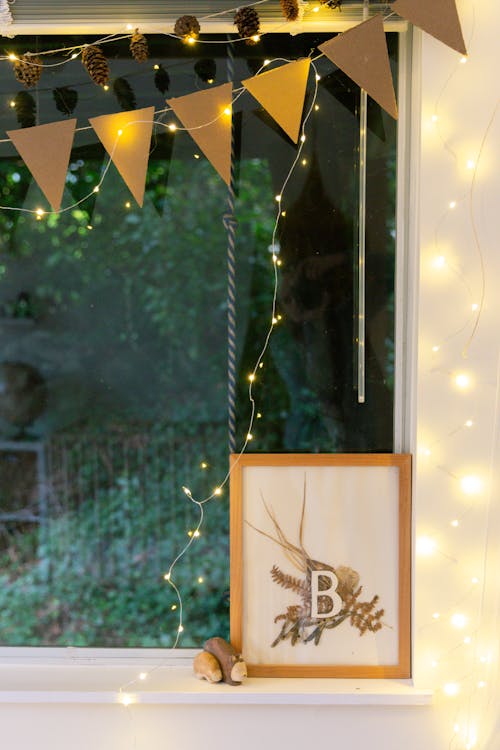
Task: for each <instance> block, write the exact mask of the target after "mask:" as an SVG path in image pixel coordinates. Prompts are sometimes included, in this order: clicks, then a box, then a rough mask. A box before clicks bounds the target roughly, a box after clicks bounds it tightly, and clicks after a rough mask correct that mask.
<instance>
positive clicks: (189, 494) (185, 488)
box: [182, 487, 191, 497]
mask: <svg viewBox="0 0 500 750" xmlns="http://www.w3.org/2000/svg"><path fill="white" fill-rule="evenodd" d="M182 491H183V492H184V494H185V495H187V496H188V497H191V490H190V489H189V487H183V488H182Z"/></svg>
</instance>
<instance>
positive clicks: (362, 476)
mask: <svg viewBox="0 0 500 750" xmlns="http://www.w3.org/2000/svg"><path fill="white" fill-rule="evenodd" d="M230 527H231V530H230V541H231V642H232V644H233V645H234V647H235V648H236V649H237V650H238V651H240V652H241V653H242V654H243V658H244V659H245V661H246V662H247V667H248V674H249V675H250V676H259V677H271V676H273V677H345V678H354V677H356V678H364V677H370V678H405V677H406V678H407V677H410V676H411V663H410V653H411V650H410V603H411V595H410V585H411V567H410V546H411V456H409V455H403V454H397V455H396V454H386V453H384V454H307V455H302V454H243V455H241V456H240V455H233V456H232V457H231V519H230ZM322 592H323V593H322Z"/></svg>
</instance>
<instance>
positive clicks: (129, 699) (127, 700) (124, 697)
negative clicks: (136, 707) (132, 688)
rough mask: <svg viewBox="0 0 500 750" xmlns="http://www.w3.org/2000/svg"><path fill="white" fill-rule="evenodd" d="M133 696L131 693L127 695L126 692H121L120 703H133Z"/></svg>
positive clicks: (128, 704)
mask: <svg viewBox="0 0 500 750" xmlns="http://www.w3.org/2000/svg"><path fill="white" fill-rule="evenodd" d="M133 702H134V701H133V698H132V696H131V695H128V694H127V693H123V694H122V695H120V703H121V704H122V706H130V704H131V703H133Z"/></svg>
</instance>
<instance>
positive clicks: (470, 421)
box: [465, 419, 474, 427]
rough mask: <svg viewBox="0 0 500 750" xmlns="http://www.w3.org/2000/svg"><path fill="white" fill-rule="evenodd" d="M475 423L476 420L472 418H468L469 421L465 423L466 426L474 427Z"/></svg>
mask: <svg viewBox="0 0 500 750" xmlns="http://www.w3.org/2000/svg"><path fill="white" fill-rule="evenodd" d="M473 424H474V422H473V421H472V419H468V420H467V422H466V423H465V426H466V427H472V425H473Z"/></svg>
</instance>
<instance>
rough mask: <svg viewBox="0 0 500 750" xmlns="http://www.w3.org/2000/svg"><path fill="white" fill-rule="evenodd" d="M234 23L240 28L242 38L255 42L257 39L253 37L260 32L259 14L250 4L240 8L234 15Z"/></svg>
mask: <svg viewBox="0 0 500 750" xmlns="http://www.w3.org/2000/svg"><path fill="white" fill-rule="evenodd" d="M234 25H235V26H236V27H237V29H238V34H239V35H240V37H241V38H242V39H246V43H247V44H255V43H256V40H255V39H252V37H254V36H258V35H259V33H260V19H259V14H258V13H257V11H256V10H255V8H252V7H251V6H250V5H247V6H245V7H244V8H240V9H239V11H238V12H237V13H236V15H235V17H234Z"/></svg>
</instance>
